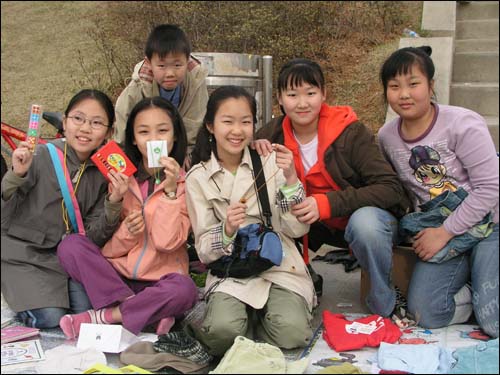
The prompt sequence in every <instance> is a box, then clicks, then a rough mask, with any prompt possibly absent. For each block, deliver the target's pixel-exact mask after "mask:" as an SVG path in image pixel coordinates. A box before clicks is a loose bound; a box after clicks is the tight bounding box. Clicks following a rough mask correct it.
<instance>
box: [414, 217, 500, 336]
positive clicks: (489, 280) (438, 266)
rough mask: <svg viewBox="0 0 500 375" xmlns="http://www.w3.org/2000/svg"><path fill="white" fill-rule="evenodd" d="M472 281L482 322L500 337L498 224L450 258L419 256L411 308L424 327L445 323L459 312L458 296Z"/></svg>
mask: <svg viewBox="0 0 500 375" xmlns="http://www.w3.org/2000/svg"><path fill="white" fill-rule="evenodd" d="M468 281H471V284H472V304H473V308H474V313H475V316H476V319H477V322H478V323H479V326H480V327H481V328H482V329H483V331H484V332H485V333H487V334H488V335H490V336H492V337H498V224H495V226H494V227H493V232H492V233H491V234H490V236H488V237H487V238H485V239H484V240H482V241H480V242H479V243H478V244H477V245H475V246H474V247H472V248H471V249H469V251H467V252H465V253H463V254H460V255H458V256H456V257H454V258H451V259H449V260H447V261H446V262H442V263H430V262H424V261H420V260H418V261H417V263H416V265H415V269H414V270H413V275H412V278H411V281H410V286H409V290H408V310H409V311H410V313H412V314H413V315H414V316H415V317H417V318H418V319H419V324H420V325H421V326H422V327H426V328H440V327H445V326H447V325H448V324H449V323H450V322H451V320H452V319H453V315H454V313H455V300H454V296H455V294H456V293H457V292H458V291H459V290H460V289H461V288H462V287H463V286H464V285H465V283H467V282H468Z"/></svg>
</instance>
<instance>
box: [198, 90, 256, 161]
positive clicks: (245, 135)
mask: <svg viewBox="0 0 500 375" xmlns="http://www.w3.org/2000/svg"><path fill="white" fill-rule="evenodd" d="M208 130H209V131H210V132H211V133H212V134H213V136H214V137H215V140H216V142H217V154H218V156H219V158H220V160H222V161H223V162H224V161H226V162H229V161H231V162H233V161H234V162H236V161H238V162H239V159H240V158H241V156H242V154H243V150H244V148H245V147H246V146H247V145H248V144H249V143H250V142H251V141H252V139H253V132H254V123H253V115H252V110H251V109H250V104H249V103H248V100H247V99H246V98H244V97H240V98H228V99H226V100H224V101H223V102H222V103H221V104H220V106H219V108H218V109H217V113H216V114H215V118H214V123H213V124H212V125H208Z"/></svg>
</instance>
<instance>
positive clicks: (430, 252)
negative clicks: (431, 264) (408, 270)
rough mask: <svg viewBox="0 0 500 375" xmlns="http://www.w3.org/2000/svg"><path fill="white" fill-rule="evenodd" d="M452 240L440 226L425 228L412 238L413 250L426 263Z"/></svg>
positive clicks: (451, 236)
mask: <svg viewBox="0 0 500 375" xmlns="http://www.w3.org/2000/svg"><path fill="white" fill-rule="evenodd" d="M452 238H453V235H452V234H450V233H448V231H447V230H446V229H444V227H443V226H442V225H441V226H440V227H439V228H425V229H423V230H421V231H420V232H418V233H417V235H416V236H415V237H414V240H415V242H414V243H413V250H415V253H416V254H417V255H418V256H419V257H420V259H422V260H423V261H425V262H426V261H428V260H429V259H431V258H432V257H433V256H434V255H436V253H437V252H438V251H439V250H441V249H442V248H443V247H445V246H446V244H447V243H448V242H449V241H450V240H451V239H452Z"/></svg>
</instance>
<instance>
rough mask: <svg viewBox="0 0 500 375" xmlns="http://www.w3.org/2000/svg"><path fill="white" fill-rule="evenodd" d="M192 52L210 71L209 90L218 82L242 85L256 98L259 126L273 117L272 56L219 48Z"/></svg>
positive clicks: (217, 85) (207, 80)
mask: <svg viewBox="0 0 500 375" xmlns="http://www.w3.org/2000/svg"><path fill="white" fill-rule="evenodd" d="M192 55H193V56H194V57H195V58H196V59H198V60H199V61H200V62H201V64H202V65H203V66H204V67H205V68H206V69H207V71H208V76H207V79H206V83H207V88H208V93H209V94H210V93H211V92H212V91H213V90H214V89H216V88H217V87H219V86H224V85H235V86H242V87H244V88H245V89H247V90H248V92H250V93H251V94H252V95H253V96H254V97H255V99H256V100H257V128H259V127H261V126H262V125H263V124H266V123H267V122H269V121H270V120H271V117H272V112H273V106H272V91H273V83H272V81H273V76H272V67H273V58H272V56H259V55H248V54H244V53H219V52H193V53H192Z"/></svg>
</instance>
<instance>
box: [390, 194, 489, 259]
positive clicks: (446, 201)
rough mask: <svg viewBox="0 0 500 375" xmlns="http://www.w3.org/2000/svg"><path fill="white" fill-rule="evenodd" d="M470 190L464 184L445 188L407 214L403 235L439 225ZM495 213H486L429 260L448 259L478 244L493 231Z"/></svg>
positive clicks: (402, 228) (401, 226)
mask: <svg viewBox="0 0 500 375" xmlns="http://www.w3.org/2000/svg"><path fill="white" fill-rule="evenodd" d="M467 195H468V193H467V192H466V191H465V190H464V189H463V188H458V190H456V191H445V192H444V193H442V194H440V195H438V196H437V197H436V198H434V199H431V200H429V201H427V202H425V203H424V204H422V205H420V206H419V207H420V209H421V210H422V211H420V212H412V213H410V214H408V215H406V216H405V217H403V218H402V219H401V221H400V223H399V230H400V233H401V236H403V238H404V237H406V236H411V237H413V236H415V235H416V234H417V233H418V232H420V231H421V230H422V229H425V228H437V227H439V226H441V225H442V224H443V222H444V221H445V220H446V219H447V218H448V216H450V214H451V213H452V212H453V211H454V210H455V209H456V208H457V207H458V206H459V205H460V204H461V203H462V201H463V200H464V199H465V198H466V197H467ZM492 227H493V222H491V215H489V214H488V215H486V216H485V217H484V218H483V220H481V221H480V222H479V223H477V224H476V225H475V226H474V227H472V228H471V229H470V230H468V231H467V232H465V233H463V234H461V235H459V236H455V237H453V238H452V239H451V240H450V241H449V242H448V243H447V244H446V246H445V247H443V248H442V249H441V250H439V252H438V253H436V254H435V255H434V256H433V257H432V258H431V259H429V260H428V262H433V263H441V262H445V261H447V260H449V259H451V258H453V257H455V256H457V255H459V254H462V253H463V252H465V251H467V250H469V249H471V248H472V247H474V246H475V245H476V244H477V243H478V242H479V241H481V240H483V239H484V238H486V237H488V236H489V235H490V233H491V231H492V229H491V228H492Z"/></svg>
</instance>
